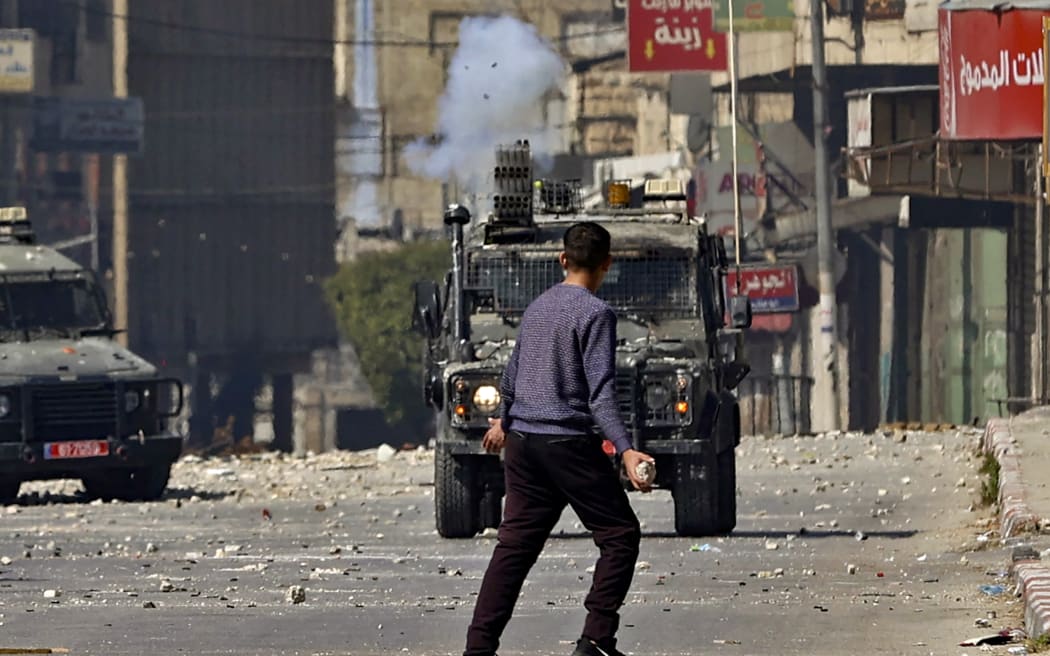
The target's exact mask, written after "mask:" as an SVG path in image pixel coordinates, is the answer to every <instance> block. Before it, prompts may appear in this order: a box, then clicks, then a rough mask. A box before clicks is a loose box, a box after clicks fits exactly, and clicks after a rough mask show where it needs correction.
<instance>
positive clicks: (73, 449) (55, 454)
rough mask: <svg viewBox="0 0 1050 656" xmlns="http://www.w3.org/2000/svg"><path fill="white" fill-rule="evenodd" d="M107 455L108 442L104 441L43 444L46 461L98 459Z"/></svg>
mask: <svg viewBox="0 0 1050 656" xmlns="http://www.w3.org/2000/svg"><path fill="white" fill-rule="evenodd" d="M108 455H109V442H107V441H106V440H82V441H79V442H47V443H45V444H44V458H45V459H47V460H59V459H62V458H98V457H101V456H108Z"/></svg>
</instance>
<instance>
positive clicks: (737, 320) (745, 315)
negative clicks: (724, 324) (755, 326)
mask: <svg viewBox="0 0 1050 656" xmlns="http://www.w3.org/2000/svg"><path fill="white" fill-rule="evenodd" d="M729 321H730V325H732V326H733V328H737V329H744V328H750V327H751V299H750V298H748V297H747V296H734V297H732V298H731V299H729Z"/></svg>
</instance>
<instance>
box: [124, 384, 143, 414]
mask: <svg viewBox="0 0 1050 656" xmlns="http://www.w3.org/2000/svg"><path fill="white" fill-rule="evenodd" d="M141 404H142V396H141V395H140V394H139V393H138V392H137V391H136V390H128V391H127V392H124V412H126V413H128V414H131V413H132V412H135V411H136V410H138V409H139V406H140V405H141Z"/></svg>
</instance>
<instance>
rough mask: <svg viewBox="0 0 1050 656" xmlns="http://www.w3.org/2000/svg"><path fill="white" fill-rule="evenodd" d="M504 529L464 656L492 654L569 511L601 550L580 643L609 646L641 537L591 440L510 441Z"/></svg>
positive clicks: (516, 437)
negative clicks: (531, 574)
mask: <svg viewBox="0 0 1050 656" xmlns="http://www.w3.org/2000/svg"><path fill="white" fill-rule="evenodd" d="M504 448H505V455H504V474H505V477H506V501H505V506H504V512H503V523H502V524H500V527H499V537H498V540H497V543H496V548H495V550H494V551H493V553H492V560H491V561H490V562H489V567H488V570H487V571H486V572H485V578H484V579H483V580H482V583H481V591H480V592H479V593H478V598H477V602H476V605H475V607H474V619H473V621H472V622H471V624H470V629H469V630H468V631H467V648H466V652H465V656H487V655H490V654H495V653H496V649H497V647H499V639H500V636H501V635H502V634H503V629H504V628H505V627H506V626H507V622H508V621H510V617H511V614H512V613H513V611H514V605H515V603H517V600H518V595H519V593H520V592H521V586H522V584H524V583H525V577H526V575H528V573H529V570H530V569H531V568H532V566H533V564H535V562H536V559H537V558H538V557H539V555H540V551H542V550H543V545H544V543H545V542H546V541H547V538H548V537H549V536H550V533H551V531H552V530H553V529H554V526H555V524H557V523H558V519H559V518H560V517H561V513H562V511H563V510H564V509H565V506H566V505H569V506H572V509H573V510H574V511H575V512H576V514H577V515H578V516H579V518H580V521H582V522H583V525H584V526H586V527H587V530H589V531H590V532H591V534H592V536H593V537H594V543H595V544H596V545H597V546H598V549H599V551H600V557H599V559H598V563H597V564H596V565H595V570H594V578H593V581H592V584H591V589H590V592H589V593H588V594H587V599H586V600H585V601H584V607H585V608H586V609H587V621H586V623H585V624H584V627H583V633H582V635H583V637H585V638H589V639H591V640H595V641H601V640H605V639H607V638H612V637H613V636H614V635H615V634H616V630H617V629H618V628H619V624H620V616H619V612H618V611H619V609H620V606H622V605H623V601H624V599H625V598H626V597H627V591H628V590H629V589H630V587H631V579H632V578H633V577H634V565H635V561H636V560H637V559H638V543H639V541H640V538H641V529H640V528H639V526H638V518H637V517H636V516H635V514H634V510H633V509H632V508H631V504H630V502H629V501H628V499H627V492H626V491H625V490H624V489H623V486H622V485H621V484H620V480H619V475H618V474H617V472H616V470H615V469H614V468H613V467H612V466H611V464H610V462H609V458H608V456H606V455H605V454H604V453H603V452H602V448H601V442H600V441H599V440H597V439H593V438H583V437H573V438H563V437H551V436H546V435H522V434H521V433H517V432H515V431H512V432H510V433H509V434H508V435H507V441H506V445H505V447H504Z"/></svg>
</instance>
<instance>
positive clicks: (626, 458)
mask: <svg viewBox="0 0 1050 656" xmlns="http://www.w3.org/2000/svg"><path fill="white" fill-rule="evenodd" d="M620 457H621V458H622V459H623V466H624V467H625V468H626V469H627V477H628V478H629V479H631V484H632V485H634V489H636V490H638V491H640V492H652V491H653V486H652V485H651V484H649V483H646V482H645V481H643V480H642V479H640V478H638V474H637V473H635V469H636V468H637V467H638V464H639V463H642V462H648V463H650V464H652V465H655V464H656V461H655V460H653V457H652V456H650V455H648V454H646V453H642V452H641V451H637V450H635V449H627V450H626V451H624V452H623V453H622V454H621V455H620Z"/></svg>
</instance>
